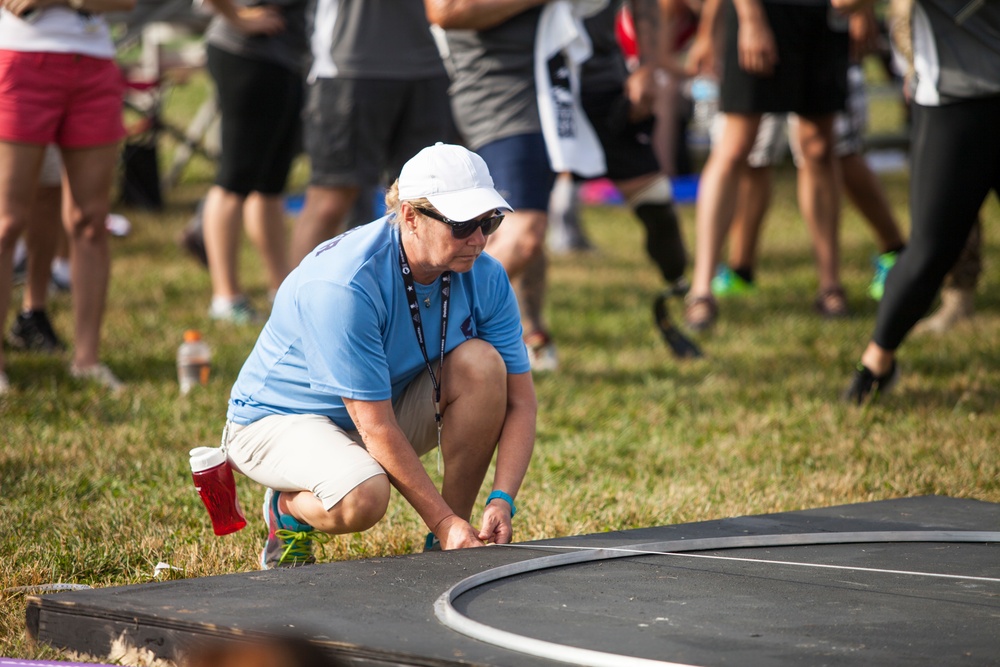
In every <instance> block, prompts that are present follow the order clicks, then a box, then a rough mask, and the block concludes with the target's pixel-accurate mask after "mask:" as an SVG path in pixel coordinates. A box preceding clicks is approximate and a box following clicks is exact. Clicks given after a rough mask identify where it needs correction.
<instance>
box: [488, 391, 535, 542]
mask: <svg viewBox="0 0 1000 667" xmlns="http://www.w3.org/2000/svg"><path fill="white" fill-rule="evenodd" d="M537 413H538V402H537V400H536V399H535V385H534V384H533V382H532V379H531V373H530V372H529V373H519V374H517V375H508V376H507V416H506V418H505V419H504V424H503V431H502V432H501V433H500V444H499V445H498V446H497V465H496V474H495V475H494V477H493V490H494V491H496V490H499V491H503V492H505V493H508V494H510V495H511V496H512V497H516V496H517V492H518V490H520V488H521V482H523V481H524V475H525V473H526V472H527V471H528V463H529V461H530V460H531V452H532V450H533V449H534V447H535V418H536V415H537ZM510 510H511V508H510V507H509V506H508V505H507V503H505V502H504V501H502V500H494V501H492V502H491V503H490V504H489V505H487V506H486V511H485V512H483V527H482V529H481V530H480V531H479V539H481V540H483V541H484V542H495V543H497V544H506V543H508V542H510V541H511V537H512V535H513V531H512V529H511V521H510V520H511V516H510Z"/></svg>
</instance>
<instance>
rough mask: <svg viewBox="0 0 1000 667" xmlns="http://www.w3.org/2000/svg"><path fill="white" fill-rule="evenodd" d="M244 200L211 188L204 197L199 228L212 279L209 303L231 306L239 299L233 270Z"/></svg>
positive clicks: (235, 273) (221, 189)
mask: <svg viewBox="0 0 1000 667" xmlns="http://www.w3.org/2000/svg"><path fill="white" fill-rule="evenodd" d="M245 201H246V197H244V196H243V195H241V194H237V193H235V192H231V191H229V190H226V189H225V188H223V187H221V186H219V185H213V186H212V187H211V188H209V190H208V194H206V195H205V206H204V208H203V209H202V225H203V230H204V236H205V254H206V255H207V257H208V273H209V275H210V276H211V279H212V300H213V303H214V302H215V300H216V299H219V300H222V299H225V300H227V301H228V302H234V301H236V300H237V299H238V298H241V297H242V296H243V290H242V288H241V287H240V284H239V279H238V278H237V271H236V266H237V263H238V255H239V248H240V231H241V229H242V227H243V203H244V202H245Z"/></svg>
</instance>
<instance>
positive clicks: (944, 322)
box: [914, 218, 983, 334]
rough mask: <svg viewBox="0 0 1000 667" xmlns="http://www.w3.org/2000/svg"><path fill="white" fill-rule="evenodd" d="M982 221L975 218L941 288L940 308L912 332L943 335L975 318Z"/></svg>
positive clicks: (979, 270) (979, 271) (980, 258)
mask: <svg viewBox="0 0 1000 667" xmlns="http://www.w3.org/2000/svg"><path fill="white" fill-rule="evenodd" d="M982 244H983V221H982V219H981V218H976V222H975V224H974V225H973V226H972V231H970V232H969V239H968V240H967V241H966V242H965V246H964V247H963V248H962V254H961V255H960V256H959V258H958V261H957V262H955V266H953V267H952V268H951V271H949V272H948V275H947V276H945V279H944V283H943V284H942V285H941V305H940V307H938V309H937V310H936V311H934V313H933V314H932V315H929V316H928V317H925V318H924V319H922V320H920V321H919V322H917V324H916V326H915V327H914V332H917V331H919V332H922V333H925V332H929V333H937V334H941V333H945V332H946V331H949V330H950V329H951V328H952V327H954V326H955V325H956V324H958V323H959V322H961V321H963V320H968V319H971V318H972V316H973V314H975V310H976V304H975V298H976V286H977V285H978V284H979V274H980V273H982V270H983V261H982V260H983V258H982Z"/></svg>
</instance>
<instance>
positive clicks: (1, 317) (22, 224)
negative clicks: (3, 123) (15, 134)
mask: <svg viewBox="0 0 1000 667" xmlns="http://www.w3.org/2000/svg"><path fill="white" fill-rule="evenodd" d="M44 154H45V146H43V145H37V146H36V145H30V144H21V143H8V142H5V141H0V331H4V330H6V322H7V311H8V309H9V308H10V297H11V288H12V280H13V272H14V266H13V259H14V246H15V245H16V244H17V240H18V238H20V237H21V234H22V233H23V232H24V229H25V228H26V226H27V224H28V220H29V217H30V215H31V207H32V205H33V203H34V197H35V189H36V187H37V183H38V172H39V170H40V169H41V165H42V157H43V156H44ZM6 390H7V377H6V375H5V374H4V354H3V346H0V393H3V392H5V391H6Z"/></svg>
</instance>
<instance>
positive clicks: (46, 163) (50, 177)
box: [38, 144, 62, 188]
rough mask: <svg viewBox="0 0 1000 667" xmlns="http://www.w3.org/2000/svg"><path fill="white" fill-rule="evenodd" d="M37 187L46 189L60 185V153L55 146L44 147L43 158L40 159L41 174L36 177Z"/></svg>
mask: <svg viewBox="0 0 1000 667" xmlns="http://www.w3.org/2000/svg"><path fill="white" fill-rule="evenodd" d="M38 185H40V186H42V187H47V188H53V187H57V186H59V185H62V153H60V152H59V147H58V146H56V145H55V144H49V145H48V146H46V147H45V157H44V158H42V172H41V174H40V175H39V177H38Z"/></svg>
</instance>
